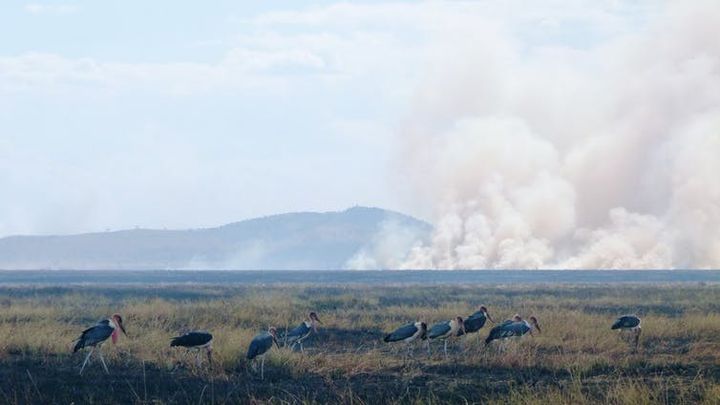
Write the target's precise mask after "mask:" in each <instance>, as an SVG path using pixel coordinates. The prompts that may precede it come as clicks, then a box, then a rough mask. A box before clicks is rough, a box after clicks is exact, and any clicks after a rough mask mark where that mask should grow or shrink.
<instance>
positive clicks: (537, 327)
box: [535, 323, 542, 334]
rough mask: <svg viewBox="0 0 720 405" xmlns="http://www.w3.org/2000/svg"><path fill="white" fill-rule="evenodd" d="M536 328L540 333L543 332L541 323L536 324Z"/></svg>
mask: <svg viewBox="0 0 720 405" xmlns="http://www.w3.org/2000/svg"><path fill="white" fill-rule="evenodd" d="M535 329H537V331H538V333H539V334H542V329H540V324H537V323H536V324H535Z"/></svg>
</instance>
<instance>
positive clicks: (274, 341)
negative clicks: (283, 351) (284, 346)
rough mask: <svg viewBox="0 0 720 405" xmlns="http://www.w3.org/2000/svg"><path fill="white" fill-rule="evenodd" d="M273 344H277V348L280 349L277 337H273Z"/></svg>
mask: <svg viewBox="0 0 720 405" xmlns="http://www.w3.org/2000/svg"><path fill="white" fill-rule="evenodd" d="M273 343H275V347H277V348H278V349H280V344H278V341H277V339H275V336H273Z"/></svg>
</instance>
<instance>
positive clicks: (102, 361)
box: [98, 349, 110, 374]
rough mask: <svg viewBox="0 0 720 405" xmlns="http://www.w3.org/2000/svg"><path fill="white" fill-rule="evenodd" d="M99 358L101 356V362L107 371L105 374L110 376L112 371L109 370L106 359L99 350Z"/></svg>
mask: <svg viewBox="0 0 720 405" xmlns="http://www.w3.org/2000/svg"><path fill="white" fill-rule="evenodd" d="M98 356H100V362H101V363H102V366H103V368H104V369H105V373H107V374H110V370H108V367H107V365H106V364H105V359H104V358H103V355H102V350H101V349H98Z"/></svg>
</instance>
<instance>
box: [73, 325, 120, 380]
mask: <svg viewBox="0 0 720 405" xmlns="http://www.w3.org/2000/svg"><path fill="white" fill-rule="evenodd" d="M118 331H122V333H123V334H124V335H125V336H127V332H125V327H124V326H123V321H122V317H121V316H120V314H114V315H113V316H111V317H110V318H108V319H103V320H102V321H100V322H98V323H97V325H95V326H93V327H91V328H87V329H85V330H84V331H83V332H82V334H81V335H80V337H79V338H77V340H75V346H74V347H73V353H76V352H77V351H78V350H80V349H82V348H84V347H90V348H91V349H90V352H89V353H88V355H87V356H86V357H85V361H83V364H82V367H80V375H82V373H83V370H85V366H86V365H87V363H88V361H89V360H90V356H91V355H92V354H93V352H94V351H95V349H96V348H97V351H98V355H99V356H100V362H101V363H102V366H103V368H104V369H105V372H106V373H107V374H110V371H109V370H108V368H107V364H105V359H104V358H103V355H102V351H101V350H100V348H101V346H102V344H103V343H105V341H106V340H107V339H108V338H109V337H112V342H113V344H115V343H117V340H118Z"/></svg>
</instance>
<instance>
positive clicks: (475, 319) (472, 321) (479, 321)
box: [457, 305, 495, 336]
mask: <svg viewBox="0 0 720 405" xmlns="http://www.w3.org/2000/svg"><path fill="white" fill-rule="evenodd" d="M488 320H490V322H492V323H495V321H494V320H493V319H492V317H491V316H490V314H489V313H488V310H487V308H486V307H485V305H481V306H480V309H479V310H478V311H477V312H475V313H474V314H472V315H470V316H468V317H467V318H465V322H463V326H465V329H460V330H458V334H457V335H458V336H462V335H464V334H469V333H475V332H477V331H479V330H480V329H482V327H483V326H485V322H486V321H488Z"/></svg>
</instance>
